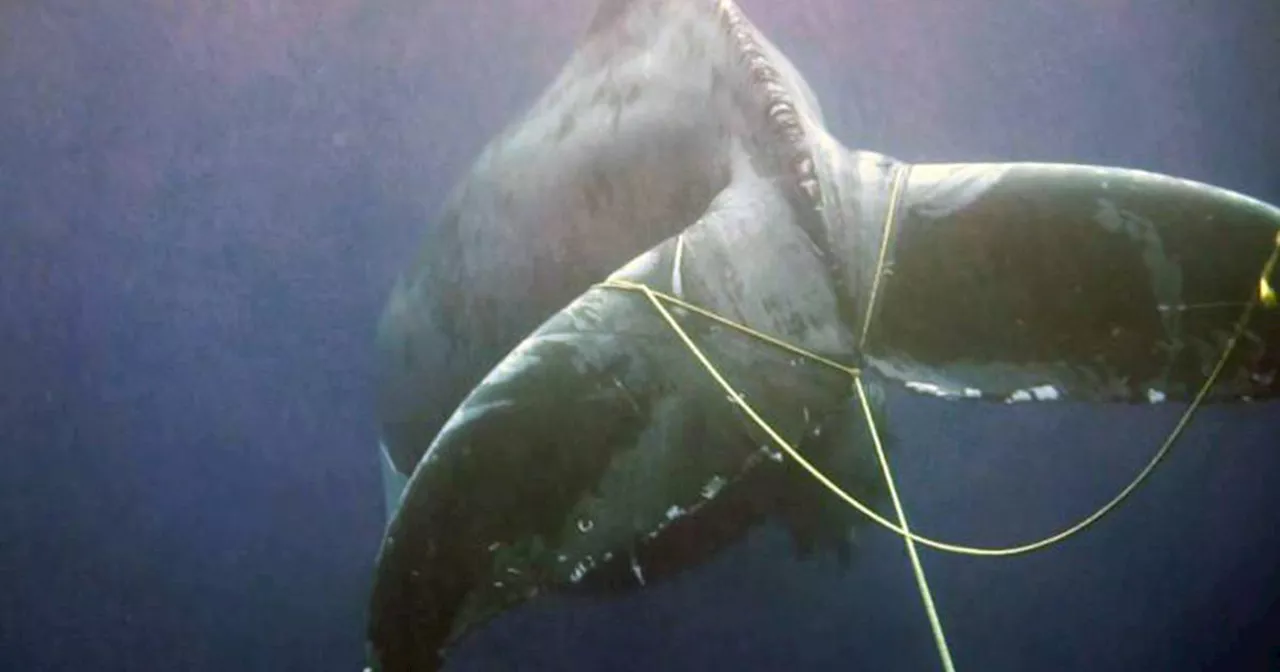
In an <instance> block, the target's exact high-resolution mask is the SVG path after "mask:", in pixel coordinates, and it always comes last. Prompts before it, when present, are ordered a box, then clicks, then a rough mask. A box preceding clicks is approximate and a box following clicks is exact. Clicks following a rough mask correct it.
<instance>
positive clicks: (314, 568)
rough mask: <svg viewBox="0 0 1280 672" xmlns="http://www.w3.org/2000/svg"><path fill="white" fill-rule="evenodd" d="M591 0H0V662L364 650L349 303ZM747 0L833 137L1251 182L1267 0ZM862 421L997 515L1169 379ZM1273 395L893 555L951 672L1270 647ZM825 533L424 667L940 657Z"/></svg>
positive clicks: (508, 627) (927, 492) (914, 464)
mask: <svg viewBox="0 0 1280 672" xmlns="http://www.w3.org/2000/svg"><path fill="white" fill-rule="evenodd" d="M592 4H593V3H592V2H591V0H538V1H535V0H523V1H516V0H491V1H489V2H477V3H470V2H467V3H463V2H444V1H439V0H434V1H421V0H415V1H410V0H388V1H387V2H369V1H367V0H311V1H309V2H302V1H301V0H276V1H275V2H272V1H270V0H246V1H245V2H240V3H227V4H226V5H225V6H222V5H223V3H194V2H193V3H173V2H168V1H162V0H119V1H117V2H112V3H87V2H81V1H79V0H75V1H72V0H65V1H63V0H7V1H6V2H4V3H3V4H0V226H2V227H3V228H0V428H2V429H0V432H2V434H0V438H2V439H3V443H2V444H0V670H42V671H44V670H48V671H60V670H76V671H81V670H122V671H124V670H192V671H218V672H223V671H226V672H230V671H233V670H234V671H244V670H263V671H267V670H270V671H273V672H278V671H281V670H341V671H344V672H350V671H354V670H359V669H360V667H361V666H362V629H363V608H364V597H365V593H366V591H367V589H368V586H369V583H370V572H371V565H372V560H373V554H374V552H375V549H376V544H377V541H378V536H379V533H380V529H381V525H382V515H383V514H382V510H381V496H380V491H379V484H378V480H377V463H376V461H375V459H374V458H375V453H374V437H375V435H376V433H375V426H374V423H373V409H372V407H371V388H372V382H371V378H370V372H371V346H370V341H371V337H372V331H373V325H374V321H375V319H376V316H377V313H378V311H379V310H380V308H381V303H382V300H383V297H384V295H385V294H386V292H387V291H388V289H389V287H390V283H391V281H392V278H393V276H394V274H395V272H396V271H397V270H399V269H400V268H402V267H403V266H404V265H405V264H407V263H408V261H409V259H410V257H411V254H412V249H413V247H415V246H416V245H417V243H418V241H419V240H420V235H421V232H422V230H423V227H424V224H425V222H426V221H427V219H428V218H429V217H430V215H431V214H432V213H434V212H435V210H436V209H437V208H438V207H439V204H440V202H441V201H442V199H443V197H444V195H445V192H446V190H447V189H448V188H449V187H450V186H451V185H452V184H453V183H454V181H455V180H456V179H457V178H458V176H459V175H460V174H461V173H462V171H464V170H465V168H466V166H467V165H468V164H469V163H470V161H471V159H472V158H473V157H474V155H475V154H476V152H477V151H478V150H479V149H480V147H481V146H482V145H483V143H484V142H485V141H486V140H487V139H488V138H489V137H491V135H492V134H493V133H494V132H496V131H497V130H498V129H499V128H500V127H501V126H502V125H503V124H504V123H506V122H507V121H508V120H510V119H511V118H512V117H513V116H514V115H515V114H517V113H519V112H521V111H522V110H523V109H524V108H525V107H526V106H527V105H528V104H529V103H530V102H531V100H532V97H533V96H534V95H535V94H536V93H537V92H538V91H539V90H541V88H542V87H543V86H545V85H546V83H548V81H549V80H550V78H551V77H552V76H553V75H554V73H555V72H556V70H557V69H558V68H559V66H560V65H561V63H562V62H563V61H564V59H565V58H566V57H567V56H568V54H569V52H570V51H571V49H572V45H573V41H574V39H575V38H576V36H577V35H578V34H579V33H580V31H581V30H582V29H583V28H584V27H585V25H586V22H587V20H588V19H589V15H590V11H591V10H590V6H591V5H592ZM743 5H744V8H745V9H746V11H747V13H748V14H749V15H750V16H751V17H752V18H753V19H754V20H755V22H756V23H757V24H758V25H759V26H760V27H761V29H762V30H764V32H765V33H766V34H768V35H769V36H770V37H771V38H772V39H773V40H774V41H775V42H776V43H777V44H778V45H779V46H780V47H781V48H782V49H783V51H784V52H786V53H787V54H788V55H789V56H790V57H791V58H792V60H793V61H794V62H795V63H796V64H797V66H798V67H799V69H800V70H801V71H802V72H803V73H805V74H806V75H807V77H808V78H809V81H810V83H811V84H812V86H813V88H814V89H815V90H816V92H817V94H818V96H819V98H820V99H821V101H822V104H823V107H824V111H825V113H826V117H827V119H828V122H829V124H830V126H831V127H832V128H833V130H834V132H835V134H836V135H837V136H838V137H840V138H841V139H843V140H844V142H845V143H846V144H848V145H850V146H860V147H866V148H871V149H876V150H878V151H882V152H885V153H889V154H892V155H894V156H897V157H899V158H902V159H906V160H917V161H944V160H988V159H1009V160H1057V161H1075V162H1088V163H1101V164H1113V165H1123V166H1130V167H1139V168H1145V169H1149V170H1156V171H1161V172H1167V173H1173V174H1177V175H1180V176H1184V177H1189V178H1193V179H1198V180H1203V181H1208V182H1212V183H1215V184H1219V185H1222V186H1226V187H1229V188H1232V189H1236V190H1239V191H1242V192H1245V193H1249V194H1251V195H1254V196H1257V197H1259V198H1262V199H1264V200H1268V201H1271V202H1273V203H1274V202H1280V132H1277V129H1276V123H1277V122H1278V121H1280V80H1277V78H1276V73H1277V66H1280V3H1277V2H1275V1H1274V0H1232V1H1231V2H1199V1H1193V0H1087V1H1078V2H1056V3H1053V2H1040V3H1030V2H1026V1H1025V0H952V1H946V2H944V1H943V0H920V1H904V0H857V1H853V0H848V1H839V0H795V1H794V2H787V3H777V2H770V1H768V0H744V2H743ZM495 263H501V261H500V260H495ZM892 411H893V422H892V425H891V428H892V429H893V430H894V431H896V432H897V433H898V434H899V435H900V437H901V439H902V444H903V446H904V447H903V448H902V450H901V453H900V454H899V456H898V458H897V464H898V465H899V471H900V478H901V479H902V483H901V488H902V490H903V492H904V496H905V497H906V498H907V500H908V505H909V507H910V510H911V511H912V513H913V518H914V520H915V521H916V524H917V526H918V527H919V528H920V529H921V530H923V531H927V532H930V533H933V534H936V535H939V536H945V537H949V538H961V539H964V540H967V541H972V542H987V543H1002V542H1007V541H1012V540H1023V539H1027V538H1031V537H1035V536H1037V535H1039V534H1041V533H1043V532H1045V531H1047V530H1049V529H1053V528H1056V527H1057V526H1059V525H1061V524H1063V523H1066V522H1068V521H1071V520H1074V519H1075V518H1077V517H1079V516H1080V515H1083V514H1085V513H1087V512H1088V511H1090V510H1091V509H1092V507H1093V506H1095V505H1096V504H1097V503H1099V502H1101V501H1103V500H1105V498H1107V497H1108V496H1110V494H1111V493H1113V492H1114V491H1115V489H1116V488H1118V487H1120V486H1121V485H1123V483H1124V482H1126V481H1127V479H1128V478H1129V476H1130V475H1131V474H1132V473H1133V472H1134V470H1136V469H1137V468H1138V467H1139V466H1140V465H1141V464H1142V463H1143V462H1144V461H1145V459H1146V458H1147V457H1148V456H1149V455H1150V453H1151V451H1153V450H1154V449H1155V447H1156V445H1157V444H1158V442H1159V440H1160V439H1161V438H1163V436H1164V432H1165V431H1167V429H1168V427H1170V426H1171V424H1172V422H1173V420H1174V418H1175V412H1176V409H1172V408H1145V407H1144V408H1119V409H1117V408H1096V407H1092V408H1089V407H1080V406H1055V407H1042V408H1018V409H1016V410H1011V409H1008V408H997V407H984V406H960V405H952V404H947V403H944V402H940V401H935V400H921V399H918V398H913V397H909V396H908V395H896V396H894V397H893V406H892ZM1277 411H1280V408H1278V407H1277V406H1276V404H1275V403H1271V404H1268V405H1257V406H1252V407H1242V408H1213V409H1210V410H1209V411H1207V412H1205V413H1204V414H1203V416H1202V418H1201V419H1200V420H1198V421H1197V422H1196V423H1195V424H1194V425H1193V427H1192V428H1191V430H1190V432H1189V435H1188V436H1187V438H1186V440H1185V441H1184V442H1183V443H1181V444H1180V445H1179V446H1178V448H1177V449H1176V450H1175V452H1174V454H1173V456H1172V457H1171V459H1170V461H1169V463H1168V466H1167V467H1166V468H1164V469H1163V470H1161V471H1159V472H1157V474H1156V477H1155V479H1154V480H1153V482H1151V484H1150V485H1149V486H1148V487H1146V488H1144V489H1143V490H1141V491H1140V492H1139V493H1138V496H1137V497H1136V499H1135V500H1134V501H1133V503H1132V504H1130V505H1128V506H1126V507H1124V508H1123V509H1122V510H1121V511H1120V512H1119V513H1117V514H1116V515H1115V516H1114V518H1111V519H1108V521H1106V522H1105V523H1104V524H1103V525H1102V526H1101V527H1099V528H1098V529H1097V530H1095V531H1093V532H1091V533H1089V534H1086V535H1084V536H1082V537H1080V538H1078V539H1076V540H1073V541H1072V542H1070V543H1067V544H1065V545H1063V546H1061V547H1059V548H1056V549H1054V550H1052V551H1050V552H1047V553H1044V554H1041V555H1034V556H1031V557H1026V558H1019V559H1013V560H981V559H978V560H974V559H968V558H954V557H944V556H938V555H936V554H928V555H926V558H925V561H926V568H927V569H928V571H929V574H930V577H931V580H932V583H933V585H934V590H935V593H936V594H937V599H938V602H939V606H940V609H941V613H942V617H943V620H944V623H945V624H946V626H947V628H948V631H949V634H950V639H951V645H952V649H953V652H954V654H955V657H956V661H957V663H958V665H959V668H960V669H961V670H1032V669H1034V670H1072V669H1090V670H1201V669H1215V670H1268V669H1280V653H1277V649H1276V648H1275V643H1276V642H1280V613H1278V608H1277V602H1280V525H1278V521H1277V519H1278V518H1280V514H1278V513H1277V512H1278V511H1280V486H1278V485H1277V484H1278V483H1280V413H1278V412H1277ZM862 539H863V543H862V553H861V560H860V561H859V563H858V564H857V565H856V566H855V569H854V570H853V571H851V572H849V573H845V574H842V573H840V572H839V571H837V570H836V568H835V567H834V565H833V563H831V562H830V561H814V562H809V563H798V562H795V561H793V560H791V559H790V549H789V548H788V545H787V543H786V540H785V539H784V538H783V535H781V534H780V533H778V532H777V531H776V530H771V529H765V530H762V531H760V532H759V533H757V534H755V535H753V536H752V537H751V538H749V539H748V540H747V541H746V542H745V543H744V544H741V545H739V546H738V547H736V548H735V549H733V550H732V551H731V552H729V553H727V554H725V555H724V556H723V557H721V558H719V559H718V560H717V561H715V562H714V563H712V565H711V566H709V567H707V568H704V569H702V570H699V571H697V572H693V573H690V574H688V575H686V576H683V577H681V578H679V579H678V580H675V581H673V582H671V583H670V584H667V585H664V586H661V587H657V588H655V589H653V590H651V591H648V592H646V593H644V594H641V595H638V596H635V597H632V598H628V599H624V600H618V601H612V602H607V603H599V604H592V603H580V602H571V601H567V600H550V601H547V602H543V603H541V604H539V605H536V606H533V607H531V608H528V609H524V610H521V611H519V612H518V613H515V614H513V615H512V616H510V617H508V618H504V619H502V620H500V621H499V622H497V623H495V624H494V626H493V627H492V628H490V629H489V630H488V631H486V632H485V633H484V634H483V635H481V636H479V637H477V638H475V639H473V640H471V641H470V642H468V643H467V644H466V645H465V646H464V647H463V648H462V650H461V651H460V652H459V653H458V659H457V663H458V664H457V668H456V669H460V670H488V669H521V670H558V671H560V670H563V671H567V670H594V669H611V670H652V669H683V670H719V669H723V670H731V669H752V670H775V669H777V670H781V669H797V670H798V669H824V670H833V669H842V670H843V669H871V670H930V669H937V667H936V666H937V663H936V660H935V659H934V657H935V654H934V652H933V649H932V644H931V640H930V636H929V632H928V629H927V625H926V621H925V618H924V615H923V613H922V611H921V608H920V604H919V599H918V597H917V596H916V594H915V589H914V586H913V583H912V580H911V578H910V574H909V571H908V567H907V564H906V560H905V556H904V553H903V551H902V548H901V545H900V543H899V542H898V541H897V540H895V539H894V538H893V537H891V536H889V535H887V534H883V533H880V532H876V531H869V532H868V533H867V534H865V535H863V537H862Z"/></svg>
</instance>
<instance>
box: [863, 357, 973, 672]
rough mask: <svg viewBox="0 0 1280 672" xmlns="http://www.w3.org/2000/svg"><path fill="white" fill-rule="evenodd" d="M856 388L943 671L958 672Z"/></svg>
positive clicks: (871, 419)
mask: <svg viewBox="0 0 1280 672" xmlns="http://www.w3.org/2000/svg"><path fill="white" fill-rule="evenodd" d="M853 384H854V386H855V387H857V388H858V402H859V403H860V405H861V406H862V414H863V416H864V417H866V419H867V427H868V428H869V429H870V430H871V441H872V443H874V444H875V446H876V457H877V458H879V460H880V469H881V471H883V472H884V482H885V483H886V484H887V485H888V486H889V499H891V500H893V510H894V511H895V512H896V513H897V514H898V522H899V523H901V524H902V532H903V535H902V539H903V541H904V542H906V545H907V556H908V557H909V558H911V571H912V573H913V574H915V577H916V588H918V589H919V590H920V599H921V601H923V602H924V611H925V613H926V614H928V616H929V629H930V630H932V631H933V641H934V644H935V645H936V646H937V647H938V656H939V657H940V658H941V659H942V668H943V669H944V670H946V672H955V669H956V666H955V663H954V662H952V660H951V647H949V646H947V636H946V634H945V633H944V632H943V631H942V619H941V618H940V617H939V616H938V608H937V606H936V605H934V603H933V592H932V591H930V590H929V581H928V579H926V578H925V576H924V565H922V564H921V563H920V554H919V553H917V552H916V542H915V539H914V535H912V534H911V528H910V527H908V526H907V512H906V510H904V509H903V508H902V500H901V499H899V498H898V486H897V485H896V484H894V482H893V474H892V473H891V472H890V470H889V457H888V456H887V455H885V452H884V443H883V442H881V441H880V432H879V431H877V430H876V421H875V417H874V416H872V415H871V406H870V405H869V404H868V403H867V390H866V389H865V388H864V387H863V386H862V376H855V377H854V379H853Z"/></svg>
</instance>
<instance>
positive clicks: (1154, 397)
mask: <svg viewBox="0 0 1280 672" xmlns="http://www.w3.org/2000/svg"><path fill="white" fill-rule="evenodd" d="M1164 400H1165V396H1164V392H1161V391H1160V390H1157V389H1155V388H1152V389H1150V390H1147V401H1148V402H1150V403H1152V404H1158V403H1160V402H1162V401H1164Z"/></svg>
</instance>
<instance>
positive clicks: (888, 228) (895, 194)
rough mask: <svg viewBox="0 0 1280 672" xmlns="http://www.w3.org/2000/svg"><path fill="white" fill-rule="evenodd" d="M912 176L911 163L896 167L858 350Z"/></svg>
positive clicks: (860, 347) (864, 338)
mask: <svg viewBox="0 0 1280 672" xmlns="http://www.w3.org/2000/svg"><path fill="white" fill-rule="evenodd" d="M910 176H911V165H910V164H907V165H906V166H902V167H899V168H895V169H894V173H893V187H892V189H890V191H889V209H888V210H887V211H885V213H884V231H882V232H881V234H880V254H879V255H878V257H877V259H876V274H875V275H873V276H871V297H870V298H869V299H867V312H866V313H865V314H864V315H863V316H862V335H861V336H859V337H858V350H859V351H861V350H865V349H866V346H867V334H868V332H870V331H871V314H872V312H873V311H874V310H875V307H876V298H877V297H878V296H879V294H880V278H881V277H883V276H884V259H885V256H886V255H887V254H888V251H889V237H890V236H891V235H892V232H893V220H894V215H895V214H897V212H898V199H899V197H901V196H902V185H903V184H906V182H907V178H908V177H910Z"/></svg>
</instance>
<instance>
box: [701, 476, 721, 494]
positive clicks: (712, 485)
mask: <svg viewBox="0 0 1280 672" xmlns="http://www.w3.org/2000/svg"><path fill="white" fill-rule="evenodd" d="M724 483H725V481H724V479H723V478H721V477H720V476H719V475H716V476H712V477H711V480H709V481H707V484H706V485H704V486H702V498H703V499H711V498H712V497H715V496H716V495H717V494H719V493H720V488H723V487H724Z"/></svg>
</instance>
